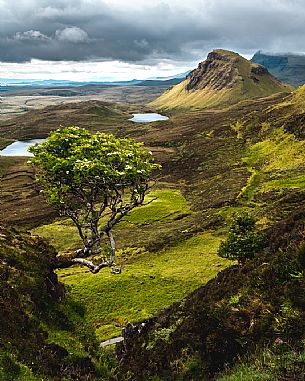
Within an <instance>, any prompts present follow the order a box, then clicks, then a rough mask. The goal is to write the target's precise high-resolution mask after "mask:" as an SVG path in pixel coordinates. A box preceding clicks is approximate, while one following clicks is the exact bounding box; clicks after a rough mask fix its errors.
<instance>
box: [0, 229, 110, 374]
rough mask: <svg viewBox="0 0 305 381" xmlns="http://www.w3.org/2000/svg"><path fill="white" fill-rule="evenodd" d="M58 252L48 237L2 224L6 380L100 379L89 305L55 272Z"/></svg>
mask: <svg viewBox="0 0 305 381" xmlns="http://www.w3.org/2000/svg"><path fill="white" fill-rule="evenodd" d="M55 255H56V252H55V250H54V248H52V247H51V246H50V245H48V244H47V243H46V242H45V241H43V240H42V239H40V238H38V237H31V235H30V234H29V233H24V232H23V233H22V232H19V231H17V230H16V229H14V228H8V227H2V226H1V227H0V279H1V287H0V307H1V308H0V327H1V329H0V379H1V380H3V381H10V380H18V381H41V380H52V381H59V380H63V379H65V380H80V381H81V380H83V381H85V380H86V381H88V380H98V379H99V377H98V374H99V372H101V371H102V367H101V366H99V369H98V367H97V363H98V358H99V356H100V353H99V350H98V346H97V342H96V339H95V336H94V333H92V331H91V327H90V325H89V324H87V323H86V321H85V319H84V313H85V306H83V305H81V304H79V303H76V302H75V301H73V300H72V299H71V298H68V297H66V290H65V287H64V285H63V284H61V283H60V282H59V281H58V278H57V275H56V274H55V272H54V263H55ZM103 379H104V378H103Z"/></svg>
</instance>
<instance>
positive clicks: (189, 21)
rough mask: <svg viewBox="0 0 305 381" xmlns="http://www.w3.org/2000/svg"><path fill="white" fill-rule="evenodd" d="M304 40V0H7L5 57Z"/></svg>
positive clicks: (0, 32) (133, 57) (1, 10)
mask: <svg viewBox="0 0 305 381" xmlns="http://www.w3.org/2000/svg"><path fill="white" fill-rule="evenodd" d="M105 1H106V0H105ZM304 38H305V4H304V2H303V1H300V0H290V1H289V0H286V1H284V0H257V1H256V2H253V1H251V2H247V1H245V0H243V1H242V0H235V1H234V0H232V1H226V0H214V1H213V0H193V1H192V0H188V2H186V1H182V0H164V1H162V2H158V1H155V2H148V1H145V0H143V1H140V0H137V1H129V2H128V1H122V0H112V1H108V2H104V1H100V0H86V1H85V0H73V1H72V0H60V1H56V0H54V1H51V0H50V1H46V0H23V1H20V2H18V3H15V2H12V1H11V0H0V61H3V62H26V61H29V60H31V59H32V58H35V59H41V60H51V61H59V60H73V61H82V60H91V59H101V60H113V59H118V60H122V61H126V62H137V61H143V60H144V61H145V62H148V63H149V62H152V61H153V60H154V59H158V58H160V57H162V58H169V59H175V60H185V61H187V60H189V61H190V60H192V59H196V58H197V57H198V56H203V54H204V53H206V52H207V51H208V50H210V49H212V48H216V47H223V48H228V49H234V50H237V51H240V52H241V53H250V52H252V51H253V50H257V49H264V50H269V51H299V52H300V51H303V50H304V46H303V41H304Z"/></svg>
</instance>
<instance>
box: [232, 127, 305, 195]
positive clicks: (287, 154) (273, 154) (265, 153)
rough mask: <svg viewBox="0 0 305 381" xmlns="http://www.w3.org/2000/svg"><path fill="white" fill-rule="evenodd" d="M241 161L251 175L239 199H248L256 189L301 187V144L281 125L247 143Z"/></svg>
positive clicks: (304, 181)
mask: <svg viewBox="0 0 305 381" xmlns="http://www.w3.org/2000/svg"><path fill="white" fill-rule="evenodd" d="M243 161H244V162H245V163H247V165H248V166H249V167H248V170H249V171H250V172H252V175H251V176H250V178H249V180H248V184H247V186H246V187H245V188H243V189H242V191H241V193H240V196H239V199H240V200H241V201H244V200H247V201H251V200H252V199H253V198H254V196H255V193H256V192H267V191H270V190H273V189H288V188H304V187H305V176H304V175H301V174H300V173H302V172H303V170H305V167H304V163H305V143H304V141H297V140H296V139H295V137H294V135H292V134H290V133H286V132H284V129H283V128H277V129H276V130H274V131H273V132H271V133H270V134H269V135H268V137H267V138H266V139H264V140H263V141H260V142H258V143H256V144H254V145H252V146H250V148H249V150H248V153H247V155H246V156H245V157H244V158H243ZM272 177H273V178H275V179H274V180H273V179H272ZM270 178H271V179H270Z"/></svg>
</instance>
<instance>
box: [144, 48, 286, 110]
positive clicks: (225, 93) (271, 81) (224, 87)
mask: <svg viewBox="0 0 305 381" xmlns="http://www.w3.org/2000/svg"><path fill="white" fill-rule="evenodd" d="M291 90H292V87H291V86H290V85H286V84H283V83H281V82H280V81H279V80H278V79H276V78H275V77H274V76H272V75H271V74H270V73H269V72H268V70H267V69H266V68H264V67H263V66H261V65H258V64H254V63H251V62H250V61H248V60H247V59H246V58H244V57H242V56H240V55H239V54H238V53H234V52H231V51H227V50H222V49H215V50H213V51H212V52H211V53H209V54H208V56H207V59H206V60H205V61H203V62H200V63H199V65H198V67H197V68H196V69H194V70H192V71H191V72H190V73H189V74H188V76H187V77H186V79H185V81H183V82H181V83H180V84H178V85H176V86H174V87H173V88H170V89H169V90H167V91H166V92H165V93H163V94H162V95H161V96H160V97H159V98H157V99H156V100H154V101H153V102H151V103H150V106H153V107H157V108H159V109H162V108H165V109H167V108H168V109H170V108H213V107H217V108H218V107H221V106H227V105H232V104H234V103H238V102H239V101H241V100H244V99H251V98H256V97H266V96H270V95H273V94H275V93H278V92H285V91H291Z"/></svg>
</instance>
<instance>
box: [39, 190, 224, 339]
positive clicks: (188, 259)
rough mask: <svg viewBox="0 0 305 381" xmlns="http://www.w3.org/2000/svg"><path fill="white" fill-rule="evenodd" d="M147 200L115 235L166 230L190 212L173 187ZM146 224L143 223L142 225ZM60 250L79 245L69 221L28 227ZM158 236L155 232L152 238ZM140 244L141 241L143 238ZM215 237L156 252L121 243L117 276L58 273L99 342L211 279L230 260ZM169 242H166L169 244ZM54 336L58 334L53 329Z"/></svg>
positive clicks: (76, 269) (78, 271)
mask: <svg viewBox="0 0 305 381" xmlns="http://www.w3.org/2000/svg"><path fill="white" fill-rule="evenodd" d="M146 201H147V204H146V205H144V206H142V207H140V208H138V209H135V210H133V211H132V213H131V214H130V216H128V217H127V218H126V219H125V221H124V222H122V224H120V228H119V229H120V230H119V231H116V236H118V237H119V236H120V235H121V234H125V235H132V236H134V235H135V234H136V233H137V231H138V232H140V231H141V229H142V225H143V224H144V225H145V227H146V228H147V229H148V230H150V231H153V232H154V231H157V230H158V229H159V230H161V231H162V230H163V231H164V229H165V225H166V224H167V223H171V221H172V222H173V223H174V224H175V223H176V221H175V219H177V217H179V216H184V215H187V214H190V213H191V212H190V209H189V205H188V203H187V202H186V200H185V198H184V197H183V196H182V194H181V192H180V191H179V190H176V189H157V190H154V191H153V192H151V193H150V194H149V195H148V196H147V199H146ZM146 225H148V227H147V226H146ZM33 232H34V233H35V234H38V235H40V236H43V237H45V238H47V239H49V240H50V242H51V243H52V244H53V245H54V246H55V247H56V248H57V249H58V250H59V251H60V252H64V251H67V250H71V249H73V248H76V247H77V245H79V244H80V240H79V238H78V234H77V231H76V229H75V227H74V226H73V224H72V223H71V222H70V221H69V220H61V221H56V222H54V223H52V224H49V225H44V226H41V227H38V228H35V229H34V230H33ZM155 239H156V240H157V239H158V236H156V237H155ZM140 243H142V244H143V245H144V244H145V237H144V238H143V241H141V240H140ZM219 243H220V238H219V237H218V236H215V235H213V234H211V233H204V234H198V235H195V236H193V237H191V238H188V239H185V238H184V240H182V242H178V243H177V244H174V243H173V242H171V241H170V238H168V241H167V247H165V248H164V249H162V250H158V251H157V252H154V253H152V252H148V251H147V250H145V249H144V248H141V247H138V248H135V247H133V248H131V247H128V246H126V245H127V244H126V242H123V243H122V242H121V241H120V245H118V246H119V248H121V250H119V251H118V254H119V255H120V253H122V247H123V253H124V255H127V257H128V258H129V259H128V262H127V264H126V267H125V269H124V270H123V272H122V274H120V275H113V274H111V273H110V270H104V271H102V272H101V273H99V274H96V275H92V274H91V273H90V272H89V271H87V269H84V268H80V267H73V268H69V269H66V270H61V271H59V272H58V274H59V276H60V278H61V280H63V281H64V283H65V284H66V285H67V286H69V288H70V293H71V297H72V298H73V299H75V300H76V301H78V302H81V303H83V304H84V305H85V306H86V308H87V312H86V317H87V319H88V320H89V321H90V322H91V323H93V324H94V326H95V327H96V332H97V335H98V337H99V339H100V340H104V339H108V338H111V337H114V336H116V335H120V334H121V330H122V327H123V326H124V325H126V324H127V323H129V322H135V321H139V320H142V319H145V318H148V317H149V316H151V315H153V314H155V313H157V312H158V311H160V310H161V309H163V308H165V307H167V306H170V305H171V304H172V303H173V302H176V301H179V300H181V299H182V298H184V297H185V296H186V295H187V294H188V293H190V292H191V291H193V290H194V289H195V288H197V287H199V286H200V285H202V284H204V283H206V282H207V280H209V279H211V278H212V277H214V276H215V275H216V274H217V273H218V271H219V270H221V269H222V268H224V267H225V266H227V265H228V264H229V263H230V262H229V261H226V260H224V259H221V258H219V257H218V256H217V254H216V252H217V248H218V246H219ZM169 244H171V245H169ZM55 334H56V335H57V336H56V337H54V339H56V340H58V333H54V335H55Z"/></svg>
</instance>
